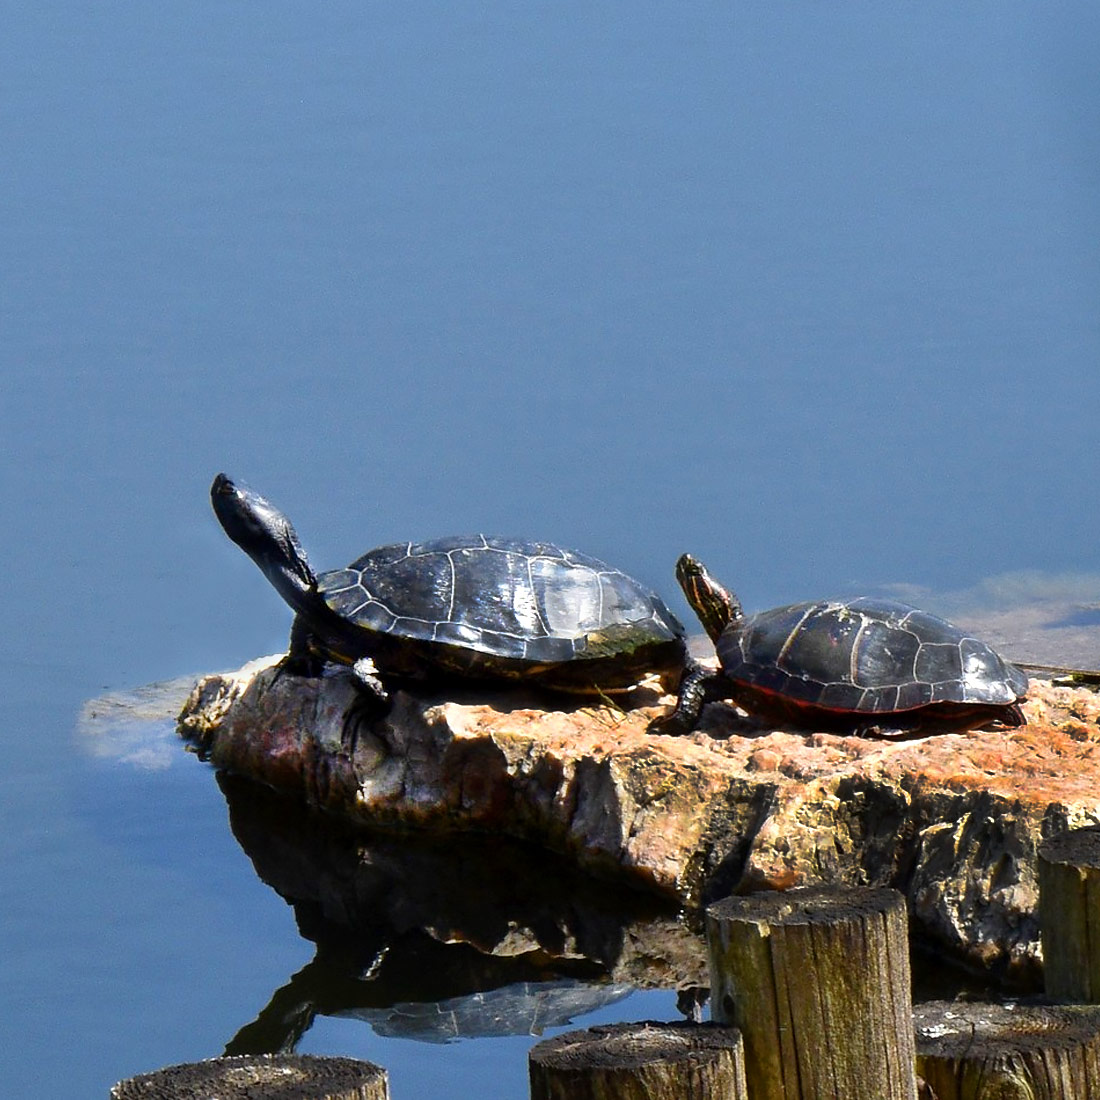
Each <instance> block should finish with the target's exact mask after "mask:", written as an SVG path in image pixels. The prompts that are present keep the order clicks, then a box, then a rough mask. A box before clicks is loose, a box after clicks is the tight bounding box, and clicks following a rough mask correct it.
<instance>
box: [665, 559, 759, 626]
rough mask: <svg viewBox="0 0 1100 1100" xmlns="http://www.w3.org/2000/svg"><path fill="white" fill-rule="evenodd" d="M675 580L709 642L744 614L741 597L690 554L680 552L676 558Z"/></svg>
mask: <svg viewBox="0 0 1100 1100" xmlns="http://www.w3.org/2000/svg"><path fill="white" fill-rule="evenodd" d="M676 580H677V581H679V583H680V587H681V588H682V589H683V590H684V595H685V596H686V597H687V602H688V603H689V604H691V609H692V610H693V611H694V612H695V614H696V615H698V616H699V621H700V622H701V623H702V624H703V629H704V630H705V631H706V632H707V634H709V635H710V640H711V641H712V642H716V641H718V638H719V636H720V635H721V633H722V631H723V630H725V629H726V627H727V626H729V625H730V623H735V622H737V620H738V619H740V618H742V617H743V616H744V612H743V611H742V610H741V601H740V600H738V598H737V597H736V596H735V595H734V594H733V593H732V592H730V591H729V589H727V588H723V587H722V585H720V584H719V583H718V582H717V581H716V580H715V579H714V578H713V577H712V576H711V575H710V574H709V573H708V572H707V570H706V567H705V566H704V565H703V564H702V562H698V561H696V560H695V559H694V558H693V557H692V556H691V555H690V554H681V555H680V559H679V561H677V562H676Z"/></svg>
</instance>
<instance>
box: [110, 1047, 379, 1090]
mask: <svg viewBox="0 0 1100 1100" xmlns="http://www.w3.org/2000/svg"><path fill="white" fill-rule="evenodd" d="M389 1095H390V1090H389V1082H388V1080H387V1077H386V1071H385V1070H384V1069H382V1067H381V1066H376V1065H374V1064H373V1063H371V1062H360V1061H358V1060H356V1059H354V1058H320V1057H314V1056H312V1055H307V1054H256V1055H251V1054H249V1055H241V1056H239V1057H229V1058H211V1059H210V1060H209V1061H207V1062H189V1063H186V1064H184V1065H181V1066H168V1067H167V1068H166V1069H159V1070H157V1071H156V1072H155V1073H143V1074H142V1075H141V1076H140V1077H130V1078H128V1079H127V1080H125V1081H120V1082H119V1083H118V1084H117V1085H115V1087H114V1088H113V1089H111V1100H209V1098H210V1097H212V1096H216V1097H218V1100H238V1098H240V1100H244V1098H246V1097H248V1098H251V1097H256V1096H272V1097H274V1096H277V1097H279V1100H389Z"/></svg>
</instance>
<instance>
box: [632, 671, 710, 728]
mask: <svg viewBox="0 0 1100 1100" xmlns="http://www.w3.org/2000/svg"><path fill="white" fill-rule="evenodd" d="M721 678H722V677H721V674H720V673H717V672H712V671H711V670H710V669H709V668H707V667H706V666H705V665H701V664H699V662H698V661H694V660H692V659H691V658H690V657H689V658H688V659H687V660H686V661H685V662H684V672H683V675H682V676H681V677H680V692H679V697H678V698H677V700H676V706H675V707H673V708H672V710H670V711H669V712H668V714H666V715H664V716H662V717H661V718H654V719H653V721H652V722H650V723H649V729H648V732H649V733H664V734H671V735H680V734H684V733H691V731H692V730H693V729H695V727H696V725H697V724H698V722H699V715H700V714H701V713H702V710H703V705H704V704H705V703H707V702H708V701H709V700H711V699H716V698H718V697H719V694H720V692H719V691H718V690H717V689H718V685H719V683H720V681H721Z"/></svg>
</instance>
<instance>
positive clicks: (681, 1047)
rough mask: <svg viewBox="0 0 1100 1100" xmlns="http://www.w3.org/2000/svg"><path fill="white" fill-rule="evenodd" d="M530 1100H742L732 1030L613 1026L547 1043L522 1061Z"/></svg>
mask: <svg viewBox="0 0 1100 1100" xmlns="http://www.w3.org/2000/svg"><path fill="white" fill-rule="evenodd" d="M527 1064H528V1070H529V1074H530V1079H531V1100H747V1097H748V1092H747V1091H746V1090H745V1065H744V1050H743V1048H742V1045H741V1036H740V1034H739V1033H738V1031H737V1029H736V1028H732V1027H718V1026H716V1025H714V1024H692V1023H688V1022H686V1021H679V1022H677V1023H668V1024H660V1023H639V1024H613V1025H610V1026H607V1027H594V1028H591V1029H590V1030H588V1031H571V1032H568V1033H567V1034H565V1035H558V1036H556V1037H555V1038H553V1039H546V1040H544V1041H543V1042H541V1043H538V1044H537V1045H536V1046H534V1047H532V1048H531V1052H530V1055H529V1056H528V1062H527Z"/></svg>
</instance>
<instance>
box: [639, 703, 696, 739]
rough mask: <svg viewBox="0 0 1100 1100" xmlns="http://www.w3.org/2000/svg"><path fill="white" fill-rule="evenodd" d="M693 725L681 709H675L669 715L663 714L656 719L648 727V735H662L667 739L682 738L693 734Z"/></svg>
mask: <svg viewBox="0 0 1100 1100" xmlns="http://www.w3.org/2000/svg"><path fill="white" fill-rule="evenodd" d="M692 728H693V723H692V721H691V719H690V718H688V717H685V716H684V715H683V714H681V713H680V708H679V707H674V708H673V709H672V710H670V711H669V712H668V714H662V715H661V716H660V717H659V718H654V719H653V721H652V722H650V723H649V725H648V726H646V733H656V734H661V735H663V736H665V737H682V736H683V735H684V734H685V733H691V731H692Z"/></svg>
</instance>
